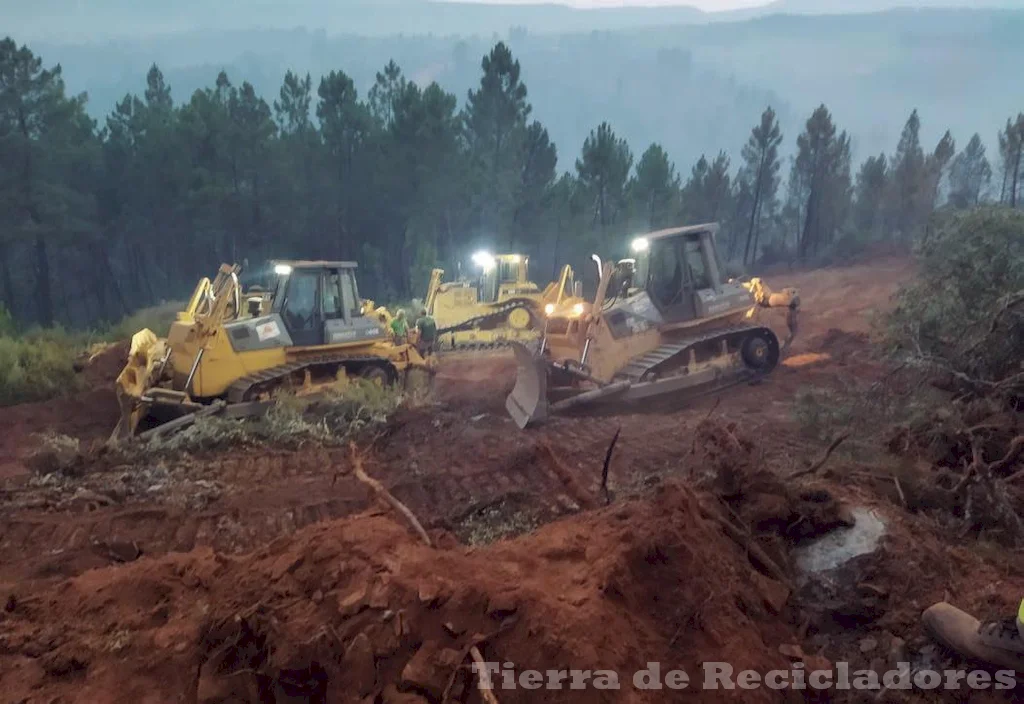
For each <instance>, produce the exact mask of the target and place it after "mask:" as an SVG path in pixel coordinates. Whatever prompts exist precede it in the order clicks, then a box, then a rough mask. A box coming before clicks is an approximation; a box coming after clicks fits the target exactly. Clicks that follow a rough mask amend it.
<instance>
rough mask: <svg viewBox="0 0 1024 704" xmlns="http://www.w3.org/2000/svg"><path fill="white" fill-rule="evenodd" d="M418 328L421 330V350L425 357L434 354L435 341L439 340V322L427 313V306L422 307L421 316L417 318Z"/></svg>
mask: <svg viewBox="0 0 1024 704" xmlns="http://www.w3.org/2000/svg"><path fill="white" fill-rule="evenodd" d="M416 329H417V330H419V332H420V340H419V345H418V346H419V350H420V354H421V355H423V356H424V357H426V356H429V355H431V354H433V352H434V343H435V342H436V341H437V323H436V322H434V319H433V318H432V317H430V316H429V315H428V314H427V309H426V308H421V309H420V317H419V318H417V319H416Z"/></svg>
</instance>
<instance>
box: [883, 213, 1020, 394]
mask: <svg viewBox="0 0 1024 704" xmlns="http://www.w3.org/2000/svg"><path fill="white" fill-rule="evenodd" d="M915 253H916V257H917V260H918V263H919V267H918V269H919V270H918V275H917V277H916V278H915V279H914V281H912V282H911V283H909V284H907V285H906V286H904V287H903V288H902V289H901V290H900V292H899V294H898V296H897V306H896V307H895V308H894V310H893V311H892V313H890V315H889V316H888V319H887V321H886V322H887V326H886V334H887V338H888V340H889V342H890V344H891V345H892V348H893V350H895V351H896V352H898V353H902V354H903V355H905V356H906V358H907V359H908V360H910V361H915V362H921V363H924V364H930V365H933V366H938V367H944V368H946V369H948V370H952V371H953V372H954V373H957V374H960V375H963V376H964V377H967V378H970V379H972V380H980V382H981V386H986V385H990V384H994V383H998V382H1000V381H1002V380H1008V379H1011V378H1013V377H1015V376H1019V375H1020V374H1021V372H1022V371H1024V369H1022V368H1021V356H1020V350H1021V349H1024V305H1022V304H1024V213H1022V212H1020V211H1016V210H1009V209H1006V208H979V209H976V210H973V211H970V212H964V213H956V214H952V215H949V214H944V215H943V216H941V217H940V218H939V219H937V220H936V222H935V223H934V224H933V226H932V227H931V228H929V231H928V232H927V233H926V234H925V236H924V237H923V238H922V239H921V241H920V242H919V243H918V245H917V248H916V252H915ZM969 385H973V386H975V387H976V388H980V387H979V386H978V384H969ZM1021 387H1024V385H1021Z"/></svg>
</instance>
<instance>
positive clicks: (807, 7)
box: [758, 0, 1024, 15]
mask: <svg viewBox="0 0 1024 704" xmlns="http://www.w3.org/2000/svg"><path fill="white" fill-rule="evenodd" d="M940 8H941V9H951V8H958V9H972V10H980V9H1018V10H1019V9H1024V0H776V1H775V2H773V3H770V4H768V5H765V6H764V7H763V8H758V14H772V13H775V12H790V13H797V14H808V15H831V14H854V13H858V14H859V13H865V12H884V11H887V10H894V9H918V10H929V9H940Z"/></svg>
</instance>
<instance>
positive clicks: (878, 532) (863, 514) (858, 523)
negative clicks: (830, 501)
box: [793, 508, 885, 573]
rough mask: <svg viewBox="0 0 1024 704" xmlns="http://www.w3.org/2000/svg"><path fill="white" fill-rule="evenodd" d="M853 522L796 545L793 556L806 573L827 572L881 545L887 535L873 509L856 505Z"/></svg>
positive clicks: (883, 524) (801, 569)
mask: <svg viewBox="0 0 1024 704" xmlns="http://www.w3.org/2000/svg"><path fill="white" fill-rule="evenodd" d="M853 518H854V521H855V522H854V525H853V526H851V527H850V528H839V529H837V530H834V531H832V532H831V533H829V534H828V535H826V536H823V537H822V538H820V539H818V540H816V541H814V542H813V543H810V544H808V545H805V546H803V547H799V548H796V549H795V550H794V551H793V559H794V561H795V562H796V565H797V567H799V568H800V571H801V572H804V573H817V572H827V571H829V570H833V569H835V568H837V567H839V566H840V565H842V564H843V563H845V562H849V561H850V560H852V559H853V558H855V557H858V556H859V555H867V554H868V553H871V552H874V551H875V549H876V548H877V547H878V541H879V540H881V538H882V536H883V535H885V523H883V522H882V519H880V518H879V517H878V515H877V514H876V513H875V512H874V511H871V510H868V509H865V508H855V509H853Z"/></svg>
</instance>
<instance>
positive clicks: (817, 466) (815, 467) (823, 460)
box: [786, 432, 851, 479]
mask: <svg viewBox="0 0 1024 704" xmlns="http://www.w3.org/2000/svg"><path fill="white" fill-rule="evenodd" d="M850 435H851V433H848V432H847V433H843V434H842V435H840V436H839V437H837V438H836V439H835V440H833V441H832V444H831V445H829V446H828V449H827V450H825V454H824V455H822V457H821V459H820V460H818V461H817V462H815V463H814V464H812V465H811V466H810V467H808V468H807V469H801V470H797V471H796V472H793V473H792V474H790V475H789V476H788V477H786V479H797V478H799V477H805V476H807V475H808V474H814V473H815V472H817V471H818V470H819V469H821V468H822V467H824V466H825V463H826V462H828V458H829V457H831V456H832V453H833V452H835V450H836V448H837V447H839V446H840V445H842V444H843V442H844V441H845V440H846V439H847V438H849V437H850Z"/></svg>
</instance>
